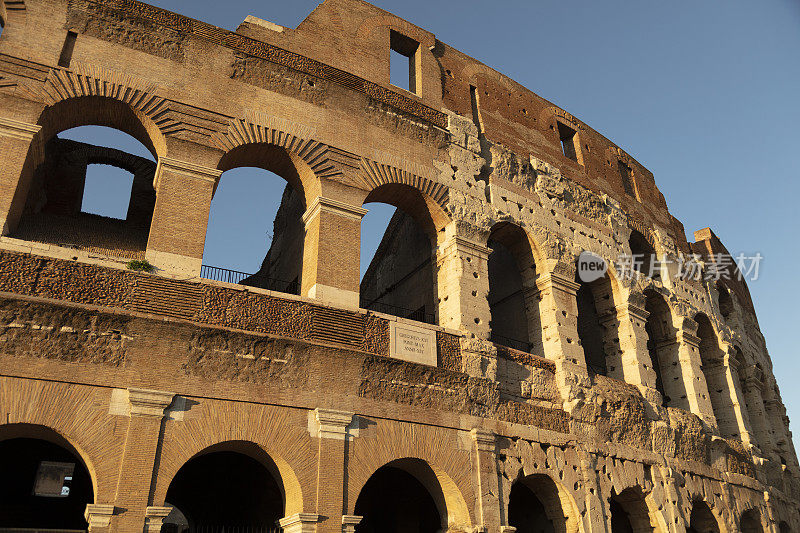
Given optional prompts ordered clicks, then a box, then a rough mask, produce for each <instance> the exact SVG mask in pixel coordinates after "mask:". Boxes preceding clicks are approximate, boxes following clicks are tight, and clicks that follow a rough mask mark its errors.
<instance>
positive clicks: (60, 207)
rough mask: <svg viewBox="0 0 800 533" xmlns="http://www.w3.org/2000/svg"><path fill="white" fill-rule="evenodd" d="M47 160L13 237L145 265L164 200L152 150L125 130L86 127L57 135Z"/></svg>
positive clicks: (45, 148) (49, 144)
mask: <svg viewBox="0 0 800 533" xmlns="http://www.w3.org/2000/svg"><path fill="white" fill-rule="evenodd" d="M43 131H44V130H43ZM41 153H42V159H41V161H39V162H38V164H36V166H35V168H34V169H33V170H32V178H31V180H30V183H29V186H28V190H27V191H26V196H25V200H24V208H23V209H22V213H21V216H20V220H19V224H18V225H17V227H16V228H15V230H14V231H13V232H12V236H14V237H16V238H19V239H23V240H27V241H34V242H42V243H48V244H55V245H59V246H66V247H71V248H78V249H82V250H87V251H92V252H99V253H102V254H104V255H108V256H114V257H120V258H126V259H143V258H144V253H145V249H146V248H147V238H148V233H149V230H150V223H151V221H152V218H153V210H154V208H155V200H156V192H155V188H154V186H153V178H154V176H155V171H156V162H155V160H154V158H153V155H152V153H151V152H150V149H149V148H148V147H147V146H145V145H144V144H142V142H141V141H139V140H138V139H137V138H135V137H133V136H132V135H130V134H128V133H126V132H124V131H122V130H118V129H114V128H112V127H108V126H98V125H85V126H77V127H74V128H70V129H66V130H63V131H61V132H59V133H58V135H54V136H52V137H51V138H50V139H49V140H48V141H47V142H45V143H44V144H43V150H42V152H41Z"/></svg>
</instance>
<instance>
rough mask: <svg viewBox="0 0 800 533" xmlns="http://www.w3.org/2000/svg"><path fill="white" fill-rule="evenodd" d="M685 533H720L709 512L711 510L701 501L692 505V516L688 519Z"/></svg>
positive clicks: (714, 519) (715, 521) (712, 514)
mask: <svg viewBox="0 0 800 533" xmlns="http://www.w3.org/2000/svg"><path fill="white" fill-rule="evenodd" d="M686 531H687V533H720V529H719V523H717V519H716V517H715V516H714V513H712V512H711V508H710V507H709V506H708V504H707V503H706V502H704V501H703V500H695V501H694V502H693V503H692V514H691V515H690V517H689V527H688V528H686Z"/></svg>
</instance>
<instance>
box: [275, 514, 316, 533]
mask: <svg viewBox="0 0 800 533" xmlns="http://www.w3.org/2000/svg"><path fill="white" fill-rule="evenodd" d="M317 522H319V515H318V514H314V513H297V514H293V515H292V516H287V517H286V518H281V519H280V520H279V521H278V523H279V524H280V526H281V528H283V533H315V532H316V531H317Z"/></svg>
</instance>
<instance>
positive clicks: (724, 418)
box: [705, 348, 752, 444]
mask: <svg viewBox="0 0 800 533" xmlns="http://www.w3.org/2000/svg"><path fill="white" fill-rule="evenodd" d="M709 366H710V368H708V369H706V370H705V372H706V381H714V382H715V383H718V384H719V386H720V387H722V388H723V398H722V401H723V402H724V405H723V406H722V407H723V409H724V411H725V412H722V413H715V415H716V417H717V423H718V424H719V428H720V431H721V432H722V429H723V428H726V429H727V430H728V431H730V432H734V431H735V432H736V433H737V434H738V435H739V438H740V439H741V440H742V442H744V443H745V444H750V443H751V442H752V436H751V435H750V431H749V429H748V424H747V423H746V421H747V420H748V419H749V417H748V416H747V413H746V412H745V410H744V409H743V405H744V403H743V401H742V396H741V393H740V392H739V382H740V380H739V372H741V371H742V370H743V369H740V368H739V362H738V360H737V359H736V354H735V352H734V350H733V348H730V349H729V350H728V352H727V353H726V354H725V355H724V356H723V358H722V361H720V362H719V363H718V364H716V365H709ZM710 374H716V376H715V378H709V375H710ZM708 386H709V388H710V387H711V386H712V385H711V384H710V383H709V384H708ZM723 437H727V435H724V434H723Z"/></svg>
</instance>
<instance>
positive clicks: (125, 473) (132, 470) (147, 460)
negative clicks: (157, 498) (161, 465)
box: [115, 389, 175, 531]
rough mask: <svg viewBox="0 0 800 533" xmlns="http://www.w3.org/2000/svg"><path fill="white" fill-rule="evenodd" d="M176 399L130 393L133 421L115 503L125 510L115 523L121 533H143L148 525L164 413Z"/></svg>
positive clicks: (147, 392)
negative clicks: (143, 529)
mask: <svg viewBox="0 0 800 533" xmlns="http://www.w3.org/2000/svg"><path fill="white" fill-rule="evenodd" d="M174 396H175V395H174V394H173V393H171V392H162V391H154V390H146V389H128V400H129V402H130V417H131V419H130V423H129V424H128V432H127V437H126V439H125V449H124V451H123V455H122V463H121V467H120V472H119V480H118V482H117V499H116V507H118V508H120V509H125V512H124V513H123V514H121V515H120V516H119V517H118V518H117V519H116V520H115V526H116V529H117V530H118V531H141V530H142V528H143V527H144V525H145V517H146V511H147V507H148V505H149V504H150V503H151V501H150V497H151V496H150V491H151V489H152V487H151V484H152V478H153V468H154V466H155V458H156V453H157V451H158V448H159V446H160V445H161V430H162V422H163V419H164V412H165V410H166V408H167V407H169V404H170V403H172V399H173V397H174ZM159 527H160V526H159Z"/></svg>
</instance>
